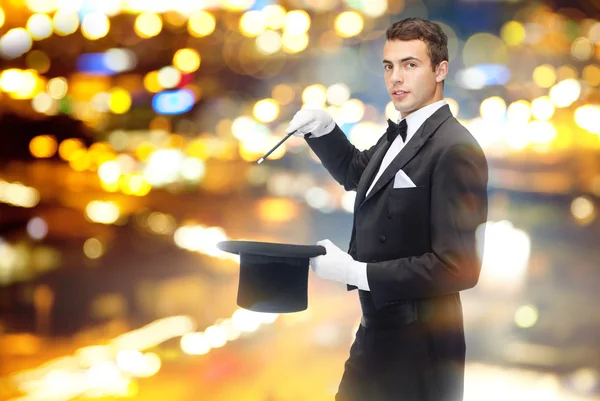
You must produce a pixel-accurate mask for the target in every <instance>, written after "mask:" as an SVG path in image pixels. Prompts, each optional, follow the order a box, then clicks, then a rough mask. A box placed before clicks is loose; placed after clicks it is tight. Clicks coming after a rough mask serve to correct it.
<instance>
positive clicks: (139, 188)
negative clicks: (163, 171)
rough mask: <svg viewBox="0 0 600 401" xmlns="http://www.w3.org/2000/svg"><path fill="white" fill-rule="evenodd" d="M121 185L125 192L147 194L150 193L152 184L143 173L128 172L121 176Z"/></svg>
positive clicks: (138, 194)
mask: <svg viewBox="0 0 600 401" xmlns="http://www.w3.org/2000/svg"><path fill="white" fill-rule="evenodd" d="M119 187H120V188H121V191H122V192H123V193H124V194H127V195H136V196H145V195H148V193H150V190H151V189H152V185H151V184H150V183H149V182H148V181H146V180H145V179H144V176H143V175H141V174H126V175H124V176H122V177H121V180H120V181H119Z"/></svg>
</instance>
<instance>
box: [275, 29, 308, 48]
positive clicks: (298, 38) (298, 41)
mask: <svg viewBox="0 0 600 401" xmlns="http://www.w3.org/2000/svg"><path fill="white" fill-rule="evenodd" d="M281 42H282V44H283V50H284V51H285V52H287V53H299V52H301V51H302V50H304V49H306V47H307V46H308V35H307V34H305V33H300V34H288V33H284V34H283V36H282V38H281Z"/></svg>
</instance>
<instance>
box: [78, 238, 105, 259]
mask: <svg viewBox="0 0 600 401" xmlns="http://www.w3.org/2000/svg"><path fill="white" fill-rule="evenodd" d="M83 253H84V254H85V256H87V257H88V258H90V259H98V258H99V257H100V256H102V255H103V254H104V245H103V244H102V242H100V240H99V239H98V238H88V239H87V240H86V241H85V242H84V243H83Z"/></svg>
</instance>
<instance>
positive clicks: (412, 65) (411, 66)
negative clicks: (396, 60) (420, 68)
mask: <svg viewBox="0 0 600 401" xmlns="http://www.w3.org/2000/svg"><path fill="white" fill-rule="evenodd" d="M406 66H407V67H408V68H415V67H416V66H417V65H416V64H415V63H408V64H406Z"/></svg>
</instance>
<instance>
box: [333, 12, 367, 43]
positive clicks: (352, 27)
mask: <svg viewBox="0 0 600 401" xmlns="http://www.w3.org/2000/svg"><path fill="white" fill-rule="evenodd" d="M364 24H365V22H364V19H363V17H362V15H360V14H359V13H357V12H356V11H344V12H343V13H341V14H340V15H338V16H337V17H336V19H335V31H336V32H337V34H338V35H340V36H341V37H343V38H350V37H352V36H356V35H358V34H359V33H361V32H362V30H363V27H364Z"/></svg>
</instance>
